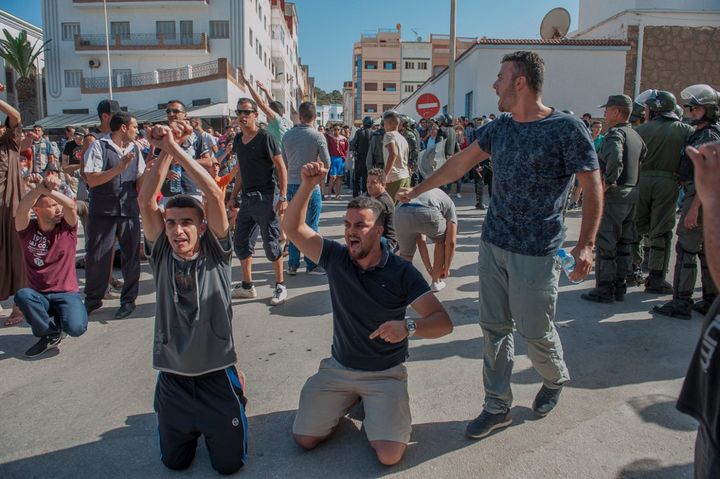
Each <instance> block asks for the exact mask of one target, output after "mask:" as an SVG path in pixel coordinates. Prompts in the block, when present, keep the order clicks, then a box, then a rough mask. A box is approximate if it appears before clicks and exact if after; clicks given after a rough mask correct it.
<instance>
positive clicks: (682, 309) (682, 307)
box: [650, 299, 693, 319]
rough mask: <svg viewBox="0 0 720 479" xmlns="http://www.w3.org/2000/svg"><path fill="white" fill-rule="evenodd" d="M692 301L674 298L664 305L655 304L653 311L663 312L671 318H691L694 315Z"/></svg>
mask: <svg viewBox="0 0 720 479" xmlns="http://www.w3.org/2000/svg"><path fill="white" fill-rule="evenodd" d="M692 306H693V303H692V301H687V300H683V299H673V300H672V301H669V302H667V303H665V304H663V305H662V306H653V309H652V311H650V312H651V313H658V314H662V315H663V316H669V317H671V318H679V319H690V318H691V317H692Z"/></svg>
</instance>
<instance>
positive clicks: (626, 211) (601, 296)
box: [581, 95, 647, 303]
mask: <svg viewBox="0 0 720 479" xmlns="http://www.w3.org/2000/svg"><path fill="white" fill-rule="evenodd" d="M598 108H605V121H606V122H607V125H608V127H609V128H610V129H609V130H608V132H607V134H606V135H605V136H604V139H603V142H602V146H601V147H600V151H599V153H598V159H599V160H600V173H601V175H602V180H603V188H604V190H605V207H604V208H603V216H602V221H601V223H600V230H599V231H598V234H597V239H596V245H597V256H596V257H595V288H594V289H592V290H591V291H589V292H588V293H585V294H582V295H581V298H582V299H586V300H588V301H595V302H598V303H612V302H614V301H623V300H624V299H625V293H626V292H627V283H626V280H627V276H628V274H630V272H631V271H632V255H631V249H630V248H631V245H632V244H633V243H634V242H635V241H636V240H637V227H636V225H635V208H636V205H637V196H638V188H637V184H638V181H639V175H640V165H641V164H642V161H643V160H644V159H645V154H646V152H647V149H646V148H645V143H643V141H642V138H640V135H638V134H637V133H636V132H635V130H633V128H632V126H630V123H629V122H628V119H629V118H630V113H631V111H632V99H631V98H630V97H629V96H627V95H612V96H610V97H609V98H608V101H607V102H606V103H605V104H604V105H601V106H599V107H598ZM593 126H594V124H593Z"/></svg>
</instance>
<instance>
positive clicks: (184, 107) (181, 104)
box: [165, 100, 187, 110]
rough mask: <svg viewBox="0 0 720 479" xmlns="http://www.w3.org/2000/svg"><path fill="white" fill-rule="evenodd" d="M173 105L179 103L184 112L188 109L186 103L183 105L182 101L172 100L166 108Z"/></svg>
mask: <svg viewBox="0 0 720 479" xmlns="http://www.w3.org/2000/svg"><path fill="white" fill-rule="evenodd" d="M172 103H177V104H178V105H180V106H182V107H183V110H187V107H186V106H185V103H183V102H182V101H180V100H170V101H169V102H167V103H166V104H165V107H166V108H167V106H168V105H170V104H172Z"/></svg>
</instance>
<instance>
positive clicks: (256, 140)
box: [230, 98, 287, 306]
mask: <svg viewBox="0 0 720 479" xmlns="http://www.w3.org/2000/svg"><path fill="white" fill-rule="evenodd" d="M236 113H237V115H238V121H239V122H240V126H241V128H242V130H241V132H240V133H239V134H237V135H236V136H235V140H234V142H233V152H235V154H236V155H237V159H238V165H239V166H240V170H239V171H238V173H237V177H236V178H235V186H234V187H233V191H232V195H231V196H230V201H232V202H233V203H235V199H236V198H237V195H238V193H239V192H240V191H241V190H242V202H241V204H240V211H239V212H238V214H237V218H236V220H235V234H234V238H233V245H234V247H235V254H237V256H238V258H240V263H241V264H242V274H243V279H242V283H240V284H238V285H236V286H235V288H234V289H233V297H234V298H254V297H256V296H257V291H256V290H255V286H254V285H253V280H252V255H253V252H254V251H255V241H256V237H257V229H259V230H260V235H261V236H262V242H263V248H264V249H265V257H266V258H267V259H268V260H269V261H270V262H272V265H273V270H274V272H275V286H274V287H273V294H272V297H271V298H270V305H271V306H276V305H278V304H282V303H284V302H285V300H286V299H287V289H286V288H285V280H284V278H283V274H284V272H283V256H282V247H281V246H280V224H279V220H278V216H281V215H282V214H283V213H284V212H285V208H286V207H287V169H286V168H285V162H284V161H283V158H282V155H281V154H280V148H279V147H278V145H277V143H276V142H275V139H274V138H273V137H272V135H270V134H269V133H268V132H267V131H265V130H261V129H260V127H258V125H257V116H258V110H257V105H256V103H255V102H254V101H253V100H251V99H250V98H240V99H239V100H238V103H237V110H236ZM274 171H277V176H278V182H279V183H280V184H279V185H278V188H279V189H280V197H279V199H278V202H277V205H276V206H273V203H274V199H275V176H274V174H273V172H274Z"/></svg>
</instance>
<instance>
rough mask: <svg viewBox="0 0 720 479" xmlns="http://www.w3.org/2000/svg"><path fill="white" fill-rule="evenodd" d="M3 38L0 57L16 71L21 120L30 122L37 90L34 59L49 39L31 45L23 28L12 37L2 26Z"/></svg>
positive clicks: (33, 113) (34, 107)
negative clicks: (40, 43)
mask: <svg viewBox="0 0 720 479" xmlns="http://www.w3.org/2000/svg"><path fill="white" fill-rule="evenodd" d="M3 34H4V35H5V38H4V39H3V38H0V58H2V59H3V60H5V64H6V65H9V66H10V67H11V68H12V69H13V70H15V73H16V78H17V79H16V81H15V92H16V95H17V102H18V106H19V110H20V115H21V116H22V119H23V122H24V123H26V124H30V123H32V122H33V121H35V120H36V119H37V91H36V88H35V77H36V76H37V73H38V72H37V68H35V60H37V58H38V57H39V56H40V55H41V54H42V53H43V52H45V50H46V48H45V46H46V45H47V44H48V42H49V40H48V41H47V42H45V43H43V44H42V45H40V46H38V43H39V42H35V44H34V45H31V44H30V42H29V41H28V38H27V32H26V31H25V30H22V31H20V33H19V34H18V36H17V37H13V36H12V35H11V34H10V32H8V31H7V29H5V28H3Z"/></svg>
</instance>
